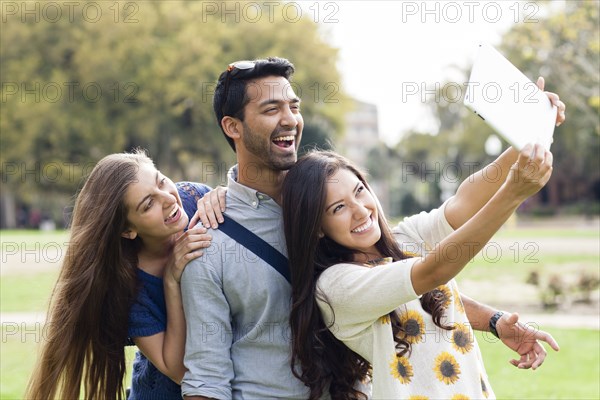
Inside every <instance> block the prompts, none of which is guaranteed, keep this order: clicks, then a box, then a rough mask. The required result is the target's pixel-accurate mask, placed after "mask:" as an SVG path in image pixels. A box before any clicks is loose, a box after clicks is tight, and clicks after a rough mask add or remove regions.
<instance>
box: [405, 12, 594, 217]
mask: <svg viewBox="0 0 600 400" xmlns="http://www.w3.org/2000/svg"><path fill="white" fill-rule="evenodd" d="M538 5H539V6H540V7H541V9H542V10H543V11H544V12H543V13H540V16H539V17H537V20H536V21H529V22H527V23H526V22H522V23H520V24H517V25H514V26H513V27H512V28H511V29H510V30H509V31H508V32H507V33H506V34H505V35H504V37H503V39H502V44H501V46H500V50H501V52H502V53H503V54H504V55H505V56H506V57H507V58H508V59H509V60H510V61H511V62H512V63H513V64H515V65H516V66H517V67H518V68H519V69H520V70H522V71H523V72H524V73H525V75H527V76H528V77H529V78H530V79H532V80H533V81H535V80H536V79H537V77H538V76H544V78H545V80H546V88H545V89H546V90H547V91H550V92H555V93H558V94H559V95H560V98H561V100H562V101H563V102H564V103H565V104H566V105H567V121H566V123H565V124H563V125H562V126H560V127H558V128H556V130H555V134H554V143H553V145H552V148H551V150H552V153H553V155H554V172H553V177H552V179H551V180H550V182H549V183H548V185H547V186H546V187H545V188H544V189H543V190H542V192H541V193H540V195H538V196H537V199H535V200H534V201H533V203H536V202H537V203H540V202H541V203H544V204H545V207H541V208H540V207H533V208H532V209H531V211H535V212H537V213H545V214H552V213H553V212H555V211H556V209H557V208H558V207H559V206H565V205H568V204H573V203H578V204H579V203H585V204H588V203H589V204H598V202H599V201H600V193H599V191H598V188H599V187H600V158H599V157H598V154H600V124H599V120H598V115H599V114H600V72H599V71H600V32H599V29H600V17H599V8H600V6H599V3H598V2H597V1H567V2H564V3H562V5H563V8H562V9H560V8H558V9H557V10H555V11H552V10H551V7H550V4H549V3H538ZM542 15H545V16H542ZM468 74H469V71H468V70H465V71H462V76H463V80H460V79H458V80H456V82H466V81H467V78H468ZM456 82H454V83H452V84H448V85H446V84H443V85H441V87H440V89H439V91H440V93H439V95H438V96H436V99H437V100H436V101H431V102H430V107H431V111H432V114H433V115H434V116H435V118H436V119H437V121H438V125H439V127H440V128H439V130H438V132H437V134H436V135H424V134H419V133H418V132H412V133H411V134H409V135H407V136H406V137H405V138H404V139H403V140H402V141H401V142H400V143H399V145H398V147H397V151H398V152H399V154H400V155H401V158H402V159H404V160H419V163H423V164H425V165H427V166H429V168H430V169H435V166H436V165H441V167H440V168H439V170H440V171H441V172H440V173H439V175H440V176H443V175H444V171H443V168H444V166H450V165H454V166H456V167H457V168H458V169H459V170H460V171H461V172H462V174H460V176H459V178H460V180H464V179H466V178H467V177H468V176H469V173H468V172H469V166H473V167H474V168H476V169H479V168H481V167H482V166H483V165H485V164H487V163H489V162H491V161H493V157H492V156H489V155H486V153H485V151H484V149H485V147H484V145H485V142H486V140H487V139H488V137H489V136H490V135H492V134H493V133H494V131H493V130H492V128H490V127H489V126H488V125H487V124H486V123H485V122H483V121H481V120H480V119H479V118H477V117H476V116H474V115H473V114H472V113H471V112H469V111H468V110H467V109H466V107H464V106H463V104H462V100H463V99H462V97H461V96H458V97H460V98H457V96H456V94H455V93H451V92H450V91H449V88H452V87H455V86H456ZM462 94H463V95H464V91H463V93H462ZM505 147H506V143H505ZM471 172H472V171H471ZM438 204H439V201H438ZM596 208H597V207H596ZM594 209H595V208H594V207H591V206H587V207H585V210H586V211H587V212H593V210H594Z"/></svg>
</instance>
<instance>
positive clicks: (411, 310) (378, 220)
mask: <svg viewBox="0 0 600 400" xmlns="http://www.w3.org/2000/svg"><path fill="white" fill-rule="evenodd" d="M515 161H516V162H515ZM492 167H493V168H494V170H495V172H496V173H497V170H498V168H499V169H500V171H501V174H502V179H501V180H500V181H499V182H491V181H490V180H489V179H488V180H487V181H486V180H485V177H486V176H495V175H489V172H490V171H489V170H488V171H486V170H485V169H484V170H483V171H480V172H478V173H476V174H475V175H473V176H472V177H469V178H467V179H466V180H465V181H464V183H463V184H461V187H459V189H458V191H457V194H456V195H455V196H454V197H452V198H451V199H449V200H447V201H446V202H445V203H444V204H443V205H442V206H441V207H440V208H439V209H436V210H433V211H431V212H429V213H421V214H418V215H415V216H412V217H409V218H407V219H405V220H404V221H403V222H402V223H400V224H399V225H398V227H396V228H395V231H394V234H395V235H396V236H395V237H394V234H393V233H392V230H391V229H390V228H389V227H388V225H387V222H386V220H385V218H384V216H383V213H382V210H381V208H380V206H379V202H378V201H377V198H376V196H375V194H374V193H373V192H372V191H371V189H370V187H369V185H368V184H367V181H366V179H365V177H364V175H363V174H362V173H361V172H360V171H359V170H358V169H357V168H356V167H355V166H353V165H352V164H351V163H350V162H349V161H348V160H346V159H345V158H343V157H341V156H339V155H337V154H335V153H332V152H318V151H316V152H312V153H309V154H308V155H306V156H304V157H303V158H301V159H300V160H299V161H298V163H297V164H296V165H295V166H294V167H292V168H291V169H290V171H289V172H288V174H287V176H286V178H285V181H284V184H283V190H282V207H283V216H284V227H285V235H286V241H287V249H288V257H289V262H290V269H291V277H292V311H291V315H290V326H291V333H292V347H293V348H292V350H293V355H292V361H291V364H292V369H293V370H294V373H295V374H296V376H297V377H298V378H299V379H301V380H302V381H303V382H304V383H305V384H306V385H307V386H308V387H309V388H310V399H318V398H320V397H321V396H322V395H323V394H324V393H325V392H327V391H329V393H330V394H331V396H332V398H333V399H366V398H367V394H366V393H364V391H363V390H362V389H361V388H360V386H359V385H357V382H363V383H368V382H369V381H371V382H372V398H373V399H400V398H411V396H415V398H488V397H493V396H494V394H493V391H492V389H491V387H490V385H489V382H488V379H487V375H486V373H485V369H484V367H483V364H482V362H481V355H480V352H479V348H478V346H477V343H476V341H475V338H474V337H473V329H478V330H484V331H487V330H490V329H491V330H492V332H496V333H497V334H498V335H499V337H500V339H501V340H502V341H503V342H504V343H505V344H506V345H507V346H508V347H510V348H511V349H513V350H515V351H516V352H518V353H519V354H520V357H521V358H520V359H519V360H512V363H513V365H515V366H518V367H520V368H530V367H532V368H534V369H535V368H537V367H538V366H539V365H540V364H541V363H542V362H543V360H544V358H545V355H546V352H545V350H544V348H543V346H542V345H541V344H540V343H539V342H538V340H542V341H546V342H547V343H549V344H550V346H551V347H552V348H553V349H555V350H558V345H557V344H556V342H555V341H554V339H553V338H552V337H551V336H550V335H549V334H547V333H545V332H541V331H534V330H533V329H532V328H528V327H526V326H524V325H522V324H519V323H518V315H517V314H510V313H506V314H504V315H502V314H501V313H496V310H494V309H492V308H490V307H488V306H484V305H483V304H480V303H477V302H475V301H474V300H472V299H469V298H468V297H466V296H464V295H461V294H460V292H459V291H458V287H457V285H456V282H455V281H454V280H453V278H454V276H456V275H457V274H458V273H459V272H460V271H461V270H462V268H464V266H465V265H466V264H467V263H468V262H469V261H470V260H471V259H472V258H473V257H474V256H475V255H476V254H477V252H478V251H479V250H481V248H482V247H483V246H484V245H485V244H486V243H487V242H488V241H489V240H490V238H491V237H492V235H493V234H494V233H495V232H496V231H497V230H498V229H499V228H500V227H501V226H502V224H503V223H504V222H505V221H506V220H507V219H508V217H509V216H510V215H511V214H512V213H513V212H514V211H515V210H516V209H517V207H518V206H519V205H520V204H521V203H522V202H523V201H524V200H525V199H527V198H528V197H529V196H531V195H533V194H534V193H536V192H537V191H538V190H540V189H541V187H543V186H544V185H545V183H546V182H547V181H548V179H549V178H550V175H551V171H552V155H551V153H549V152H547V151H544V149H543V148H541V147H539V146H538V145H536V146H535V147H532V146H527V147H526V148H524V149H523V150H522V151H521V152H517V151H516V150H514V149H509V150H507V151H506V152H505V153H504V154H502V155H501V156H500V157H499V158H498V160H496V162H495V163H494V165H493V166H492ZM486 174H487V175H486ZM453 396H456V397H453ZM461 396H462V397H461Z"/></svg>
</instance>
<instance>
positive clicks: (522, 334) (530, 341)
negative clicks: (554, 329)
mask: <svg viewBox="0 0 600 400" xmlns="http://www.w3.org/2000/svg"><path fill="white" fill-rule="evenodd" d="M496 330H497V331H498V335H499V336H500V340H502V342H503V343H504V344H505V345H506V346H507V347H508V348H510V349H512V350H514V351H515V352H517V353H518V354H519V355H520V356H521V357H520V358H519V359H518V360H517V359H512V360H510V361H509V362H510V363H511V364H512V365H514V366H515V367H517V368H520V369H529V368H531V369H533V370H535V369H537V368H538V367H539V366H540V365H542V363H543V362H544V360H545V359H546V355H547V352H546V350H545V349H544V346H543V345H542V344H541V343H540V341H541V342H546V343H547V344H548V345H550V347H551V348H552V349H553V350H554V351H558V350H559V347H558V343H556V340H554V338H553V337H552V335H550V334H549V333H547V332H544V331H541V330H539V329H537V328H536V327H534V326H531V325H528V324H523V323H521V322H519V314H517V313H512V314H511V313H505V314H504V315H502V317H501V318H500V319H499V320H498V323H497V324H496Z"/></svg>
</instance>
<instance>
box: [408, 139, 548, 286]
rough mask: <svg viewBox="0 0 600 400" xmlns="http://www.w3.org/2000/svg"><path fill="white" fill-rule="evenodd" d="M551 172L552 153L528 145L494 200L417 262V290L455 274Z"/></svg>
mask: <svg viewBox="0 0 600 400" xmlns="http://www.w3.org/2000/svg"><path fill="white" fill-rule="evenodd" d="M532 150H533V151H532ZM551 174H552V154H551V153H550V152H548V151H544V149H543V148H542V147H541V146H539V145H535V146H533V148H532V146H531V145H527V146H525V147H524V148H523V150H522V151H521V152H520V154H519V157H518V160H517V162H516V163H514V164H513V165H512V167H510V172H509V174H508V176H507V177H506V180H505V181H504V183H503V184H502V186H501V187H500V188H499V189H498V190H497V191H496V192H495V193H494V194H493V196H492V197H491V198H490V200H489V201H488V202H487V203H486V204H485V205H484V206H483V207H482V208H481V209H480V210H479V211H477V212H476V214H475V215H474V216H473V217H472V218H470V219H469V220H468V221H467V222H466V223H464V224H462V226H461V227H460V228H459V229H457V230H456V231H454V232H453V233H452V234H450V235H449V236H448V237H446V238H445V239H444V240H442V241H441V242H440V243H439V245H437V246H436V247H435V248H434V249H433V250H432V251H431V252H429V253H428V254H427V255H426V256H425V257H424V258H423V259H421V260H419V261H417V262H416V263H415V264H414V266H413V268H412V273H411V280H412V283H413V287H414V289H415V292H416V293H417V294H423V293H426V292H428V291H430V290H432V289H434V288H436V287H437V286H439V285H441V284H445V283H446V282H448V281H449V280H450V279H452V278H453V277H455V276H456V275H457V274H458V273H459V272H460V271H461V270H462V269H463V268H464V266H465V265H466V264H467V263H468V262H469V261H470V260H471V259H472V258H473V257H474V256H475V255H476V254H477V253H478V252H479V251H480V250H481V249H482V248H483V246H485V244H486V243H487V242H488V241H489V240H490V239H491V238H492V236H493V235H494V234H495V233H496V231H498V229H500V227H501V226H502V225H503V224H504V223H505V222H506V220H507V219H508V218H509V217H510V215H511V214H512V213H513V212H514V211H515V210H516V209H517V207H518V206H519V205H520V204H521V203H522V202H523V201H524V200H525V199H527V198H528V197H529V196H531V195H533V194H535V193H537V192H538V191H539V190H540V189H541V188H542V187H543V186H544V185H545V184H546V182H548V180H549V179H550V176H551ZM446 218H448V214H447V213H446Z"/></svg>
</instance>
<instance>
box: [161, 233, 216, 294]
mask: <svg viewBox="0 0 600 400" xmlns="http://www.w3.org/2000/svg"><path fill="white" fill-rule="evenodd" d="M207 231H208V230H207V229H206V228H205V227H203V226H197V227H195V228H190V229H188V230H187V231H186V232H184V233H182V234H181V236H179V237H178V238H177V240H176V241H175V246H174V247H173V253H172V254H171V257H170V259H169V264H168V265H167V271H166V274H165V275H166V276H165V277H166V278H173V280H174V281H175V282H176V283H179V282H180V280H181V275H182V274H183V270H184V269H185V266H186V265H187V264H188V263H189V262H190V261H192V260H194V259H196V258H198V257H201V256H202V255H203V254H204V251H203V249H205V248H207V247H209V246H210V244H211V240H212V236H211V235H210V234H208V233H207Z"/></svg>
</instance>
